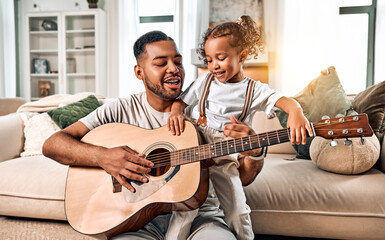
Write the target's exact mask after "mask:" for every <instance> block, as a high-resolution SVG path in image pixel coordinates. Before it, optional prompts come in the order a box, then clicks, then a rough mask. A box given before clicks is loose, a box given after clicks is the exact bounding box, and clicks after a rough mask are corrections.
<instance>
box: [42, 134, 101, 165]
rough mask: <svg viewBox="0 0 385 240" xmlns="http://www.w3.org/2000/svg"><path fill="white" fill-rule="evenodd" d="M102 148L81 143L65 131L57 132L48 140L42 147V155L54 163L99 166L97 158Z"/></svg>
mask: <svg viewBox="0 0 385 240" xmlns="http://www.w3.org/2000/svg"><path fill="white" fill-rule="evenodd" d="M103 150H104V148H103V147H99V146H94V145H90V144H87V143H83V142H81V141H80V140H79V139H77V138H76V137H75V136H72V135H71V134H68V133H67V132H66V131H63V130H62V131H59V132H57V133H55V134H53V135H52V136H51V137H50V138H48V139H47V140H46V141H45V143H44V145H43V154H44V156H46V157H49V158H52V159H54V160H55V161H57V162H59V163H61V164H65V165H73V166H95V167H96V166H99V164H98V157H100V156H101V155H103V154H102V151H103Z"/></svg>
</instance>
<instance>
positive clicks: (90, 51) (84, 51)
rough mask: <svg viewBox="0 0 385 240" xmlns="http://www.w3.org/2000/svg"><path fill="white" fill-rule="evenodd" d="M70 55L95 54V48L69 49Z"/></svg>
mask: <svg viewBox="0 0 385 240" xmlns="http://www.w3.org/2000/svg"><path fill="white" fill-rule="evenodd" d="M66 52H67V53H68V54H77V53H78V54H94V53H95V48H82V49H67V50H66Z"/></svg>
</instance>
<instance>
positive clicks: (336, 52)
mask: <svg viewBox="0 0 385 240" xmlns="http://www.w3.org/2000/svg"><path fill="white" fill-rule="evenodd" d="M266 3H268V4H271V3H270V1H269V2H267V1H266V2H265V7H266ZM269 9H272V10H271V11H274V13H275V14H276V15H275V19H273V21H272V20H271V19H268V20H269V21H270V23H268V26H267V27H270V28H273V29H272V30H271V29H268V28H267V29H266V31H267V34H268V35H269V36H268V39H267V40H268V41H270V42H268V47H269V49H270V50H272V52H271V53H270V54H271V55H272V57H271V56H269V59H271V62H270V63H269V64H270V65H269V84H270V85H271V86H272V87H273V88H275V89H277V90H279V91H281V92H282V93H283V94H284V95H286V96H294V95H295V94H297V93H298V92H300V91H301V90H302V89H303V88H304V87H305V86H306V85H307V84H308V83H310V81H312V80H313V79H315V78H316V77H318V76H319V75H320V71H321V70H322V69H325V68H328V67H330V66H335V67H336V70H337V74H338V76H339V78H340V81H341V84H342V85H343V87H344V89H345V92H346V93H348V94H351V93H358V92H360V91H362V90H364V89H365V88H366V68H367V64H366V63H367V41H368V15H367V14H354V15H340V14H339V4H338V1H334V0H313V1H306V0H289V1H283V0H277V1H276V5H268V6H267V11H265V14H269V13H270V14H272V12H271V11H270V12H269ZM265 19H266V18H265ZM274 21H275V22H274ZM272 22H273V23H272ZM274 28H275V29H274ZM269 30H270V31H272V32H270V33H269ZM272 38H275V39H273V41H275V42H273V46H272V47H270V46H269V43H270V44H271V41H272Z"/></svg>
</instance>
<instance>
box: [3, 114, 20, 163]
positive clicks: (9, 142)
mask: <svg viewBox="0 0 385 240" xmlns="http://www.w3.org/2000/svg"><path fill="white" fill-rule="evenodd" d="M23 130H24V124H23V120H22V119H21V117H20V113H12V114H8V115H5V116H0V162H2V161H4V160H8V159H12V158H15V157H18V156H20V153H21V152H22V151H23V148H24V131H23Z"/></svg>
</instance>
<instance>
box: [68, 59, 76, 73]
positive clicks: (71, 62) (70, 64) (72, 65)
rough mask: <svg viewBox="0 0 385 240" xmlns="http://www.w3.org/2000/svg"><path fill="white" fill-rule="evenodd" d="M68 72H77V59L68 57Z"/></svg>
mask: <svg viewBox="0 0 385 240" xmlns="http://www.w3.org/2000/svg"><path fill="white" fill-rule="evenodd" d="M66 66H67V73H76V59H75V58H67V65H66Z"/></svg>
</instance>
